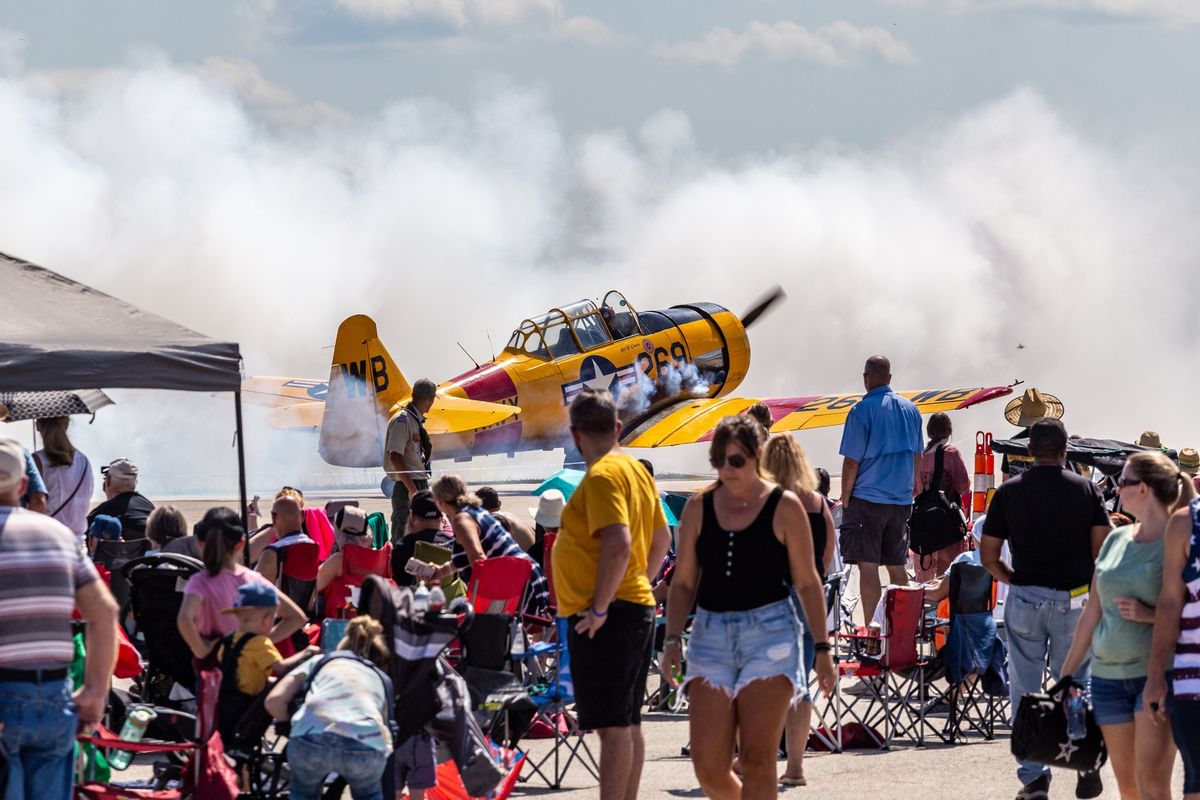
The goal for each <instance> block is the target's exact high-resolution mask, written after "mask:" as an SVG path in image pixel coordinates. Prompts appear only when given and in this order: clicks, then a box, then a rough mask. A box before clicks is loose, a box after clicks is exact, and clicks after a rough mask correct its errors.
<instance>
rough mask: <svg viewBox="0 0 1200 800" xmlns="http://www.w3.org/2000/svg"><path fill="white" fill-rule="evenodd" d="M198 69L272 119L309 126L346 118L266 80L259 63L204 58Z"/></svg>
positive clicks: (207, 77)
mask: <svg viewBox="0 0 1200 800" xmlns="http://www.w3.org/2000/svg"><path fill="white" fill-rule="evenodd" d="M197 72H198V73H199V74H200V75H201V77H203V78H206V79H208V80H211V81H212V82H213V83H216V84H218V85H220V86H224V87H225V88H227V89H229V90H230V91H232V92H233V93H234V94H236V95H237V96H238V97H239V98H241V100H242V102H243V103H245V105H246V107H247V108H248V109H250V110H252V111H254V112H256V113H258V114H259V115H261V116H263V117H264V118H266V119H268V120H270V121H271V122H276V123H286V124H290V125H309V124H314V123H319V122H330V121H339V120H340V121H346V120H348V119H349V114H347V113H346V112H345V111H343V110H342V109H340V108H337V107H336V106H333V105H330V104H329V103H324V102H321V101H317V102H313V103H308V102H304V101H301V100H300V99H298V98H297V97H296V96H295V95H293V94H292V93H291V92H290V91H288V90H287V89H285V88H284V87H282V86H279V85H278V84H274V83H271V82H270V81H268V80H267V79H266V78H265V77H263V74H262V72H261V71H260V70H259V68H258V65H256V64H254V63H253V62H251V61H247V60H246V59H244V58H222V57H219V56H214V57H211V58H206V59H205V60H204V61H203V62H202V63H201V64H200V66H199V67H198V69H197Z"/></svg>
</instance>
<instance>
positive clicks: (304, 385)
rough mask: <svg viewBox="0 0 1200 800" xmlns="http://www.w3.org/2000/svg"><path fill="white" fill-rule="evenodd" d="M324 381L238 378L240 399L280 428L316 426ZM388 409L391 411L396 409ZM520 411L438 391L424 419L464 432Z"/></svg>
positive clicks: (435, 429)
mask: <svg viewBox="0 0 1200 800" xmlns="http://www.w3.org/2000/svg"><path fill="white" fill-rule="evenodd" d="M328 389H329V383H328V381H319V380H312V379H308V378H286V377H254V378H246V379H245V380H243V381H242V401H243V402H245V403H248V404H250V405H255V406H264V407H266V408H269V409H271V413H269V414H268V415H267V424H268V425H270V426H271V427H272V428H277V429H279V430H284V431H296V430H309V431H315V430H319V429H320V427H321V420H322V418H323V416H324V414H325V397H326V394H327V392H328ZM398 410H399V409H398V408H393V409H392V414H395V412H396V411H398ZM520 413H521V409H520V408H519V407H518V406H514V405H507V404H504V403H486V402H483V401H480V400H467V399H465V398H462V397H454V396H453V395H444V394H439V395H438V396H437V400H436V401H434V404H433V408H432V409H430V411H429V414H428V416H427V417H426V420H425V429H426V430H428V431H429V432H430V433H431V434H434V433H467V432H469V431H474V430H479V429H480V428H486V427H489V426H491V425H497V424H499V423H501V422H504V421H505V420H507V419H510V418H511V417H514V416H516V415H517V414H520Z"/></svg>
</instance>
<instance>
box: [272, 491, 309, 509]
mask: <svg viewBox="0 0 1200 800" xmlns="http://www.w3.org/2000/svg"><path fill="white" fill-rule="evenodd" d="M282 497H290V498H292V499H293V500H295V501H296V502H297V503H299V504H300V507H301V508H304V492H302V491H300V490H299V489H294V488H292V487H291V486H285V487H283V488H282V489H280V490H279V491H278V492H276V493H275V499H276V500H278V499H280V498H282Z"/></svg>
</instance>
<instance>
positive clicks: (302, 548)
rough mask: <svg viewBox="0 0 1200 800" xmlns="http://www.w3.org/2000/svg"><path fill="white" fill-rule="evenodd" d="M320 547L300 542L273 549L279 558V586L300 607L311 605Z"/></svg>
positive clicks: (315, 587)
mask: <svg viewBox="0 0 1200 800" xmlns="http://www.w3.org/2000/svg"><path fill="white" fill-rule="evenodd" d="M320 552H321V551H320V547H319V546H318V545H317V544H315V543H312V542H301V543H299V544H293V545H290V546H288V547H280V548H278V549H276V550H275V555H276V558H278V560H279V588H280V589H281V590H282V591H283V593H284V594H286V595H287V596H288V597H289V598H291V599H292V601H293V602H294V603H295V604H296V605H298V606H300V608H302V609H308V608H310V607H311V606H312V600H313V593H314V592H315V591H316V590H317V570H318V569H319V568H320V566H321V557H320Z"/></svg>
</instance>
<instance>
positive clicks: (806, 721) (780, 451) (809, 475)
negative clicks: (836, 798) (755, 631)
mask: <svg viewBox="0 0 1200 800" xmlns="http://www.w3.org/2000/svg"><path fill="white" fill-rule="evenodd" d="M763 466H765V467H766V469H767V471H768V472H769V473H771V476H772V477H774V478H775V480H777V481H779V485H780V486H782V487H784V488H786V489H788V490H790V491H792V492H793V493H795V495H796V497H798V498H800V504H801V505H802V506H804V511H805V513H806V515H807V517H808V526H809V528H810V529H811V530H812V541H813V560H814V561H815V562H816V567H817V574H819V575H820V576H821V581H822V582H824V581H825V578H826V577H827V575H826V573H827V566H828V564H829V562H830V560H832V558H833V546H832V542H831V541H830V538H829V531H832V530H833V515H832V514H831V513H829V504H828V503H826V502H825V498H824V497H822V496H821V495H820V494H819V493H818V492H817V472H816V470H814V469H813V468H812V465H811V464H809V462H808V456H807V455H805V453H804V448H803V447H801V446H800V443H799V442H797V441H796V440H795V439H793V438H792V437H791V436H788V435H787V434H782V435H780V436H772V437H771V439H770V440H769V441H768V442H767V446H766V447H764V448H763ZM800 621H801V623H802V624H803V625H804V678H805V687H806V688H807V686H808V671H809V670H810V669H812V665H813V662H814V660H815V658H816V653H815V651H814V650H813V646H814V645H813V639H812V633H811V629H810V627H809V624H808V620H807V619H806V618H804V617H801V620H800ZM819 623H820V621H819V620H818V624H819ZM811 722H812V698H811V697H810V696H809V695H808V693H807V692H805V694H804V699H803V700H802V701H801V702H800V703H798V704H797V705H794V706H792V707H791V708H790V709H788V715H787V724H786V725H785V726H784V735H785V737H786V739H787V754H788V758H787V768H786V769H785V770H784V771H783V775H781V776H780V778H779V782H780V783H782V784H784V785H785V786H804V785H806V784H807V781H806V780H805V778H804V748H805V747H806V746H807V745H808V729H809V726H810V724H811Z"/></svg>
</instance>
